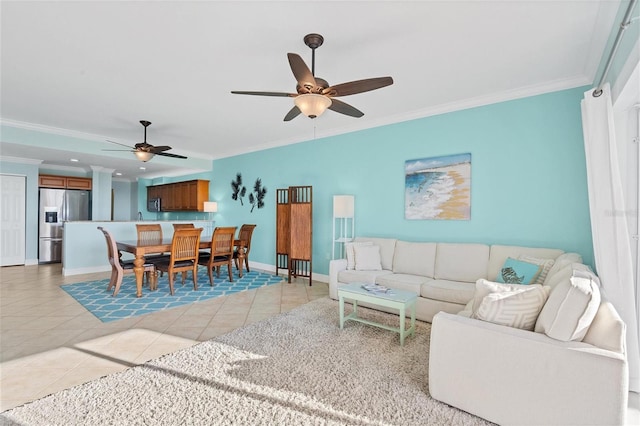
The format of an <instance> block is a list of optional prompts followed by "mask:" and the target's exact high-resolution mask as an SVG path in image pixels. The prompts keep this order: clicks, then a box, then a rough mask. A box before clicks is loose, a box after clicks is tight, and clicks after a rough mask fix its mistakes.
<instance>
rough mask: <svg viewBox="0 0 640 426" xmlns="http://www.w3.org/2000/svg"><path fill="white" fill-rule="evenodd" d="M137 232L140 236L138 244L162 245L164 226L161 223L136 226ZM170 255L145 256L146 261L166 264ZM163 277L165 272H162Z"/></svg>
mask: <svg viewBox="0 0 640 426" xmlns="http://www.w3.org/2000/svg"><path fill="white" fill-rule="evenodd" d="M136 232H137V234H138V244H149V245H152V244H161V243H162V238H163V237H162V226H161V225H160V224H159V223H149V224H139V223H137V224H136ZM168 260H169V255H168V254H165V253H157V254H150V255H147V256H145V261H147V262H149V263H153V264H156V263H158V262H166V261H168ZM160 275H161V276H162V275H164V272H161V274H160Z"/></svg>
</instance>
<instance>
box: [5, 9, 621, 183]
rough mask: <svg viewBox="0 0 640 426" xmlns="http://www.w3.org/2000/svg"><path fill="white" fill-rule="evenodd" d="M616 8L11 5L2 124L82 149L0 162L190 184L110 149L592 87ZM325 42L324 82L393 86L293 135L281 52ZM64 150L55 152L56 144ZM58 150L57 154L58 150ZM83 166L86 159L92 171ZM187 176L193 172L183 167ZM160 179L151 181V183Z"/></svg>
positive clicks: (289, 139)
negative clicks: (311, 37) (309, 39)
mask: <svg viewBox="0 0 640 426" xmlns="http://www.w3.org/2000/svg"><path fill="white" fill-rule="evenodd" d="M619 5H620V2H619V1H589V0H584V1H575V0H570V1H544V0H536V1H517V0H511V1H484V0H475V1H455V0H448V1H321V2H311V1H279V2H275V1H253V2H250V1H238V0H234V1H194V2H186V1H109V2H104V1H102V2H99V1H83V2H80V1H48V2H47V1H45V2H26V1H20V2H19V1H16V2H14V1H2V2H1V3H0V15H1V24H2V25H1V26H2V29H1V37H2V39H1V48H2V49H1V59H2V64H1V67H2V68H1V90H2V92H1V99H0V100H1V109H0V113H1V115H0V117H1V119H2V123H3V124H5V125H9V126H14V127H18V128H28V129H36V130H44V131H48V132H51V133H53V134H56V135H65V136H69V137H79V138H80V139H83V140H85V141H89V143H88V144H87V143H86V142H85V143H83V144H81V145H82V146H77V147H76V148H74V149H70V148H69V147H68V146H66V145H65V146H64V147H61V146H58V145H57V144H55V143H53V142H51V146H46V147H44V148H46V149H43V146H42V144H38V142H37V141H35V142H34V144H33V145H32V146H25V145H16V144H13V143H7V142H9V140H7V139H8V138H7V137H6V135H5V134H3V136H2V142H3V143H2V145H1V146H0V149H1V151H0V155H2V156H11V157H23V158H37V159H40V160H44V164H45V165H53V166H55V165H56V164H58V165H67V166H68V165H71V164H70V163H69V158H70V155H71V154H76V157H78V156H80V157H82V158H80V162H79V163H77V164H74V165H75V166H79V167H85V168H86V167H88V166H89V165H93V166H96V165H97V166H102V167H105V168H107V169H109V168H113V169H115V170H116V171H119V172H122V173H124V177H126V178H130V179H133V178H135V177H136V176H146V177H148V176H150V174H151V175H154V174H155V175H162V174H165V175H170V174H182V173H183V172H188V171H195V170H197V169H198V167H195V168H194V167H193V165H192V164H191V163H190V162H189V161H188V160H179V159H167V158H158V157H157V156H156V157H155V158H154V159H153V160H151V161H150V162H149V163H147V164H146V166H147V167H148V170H146V171H140V170H138V167H139V166H140V165H141V163H139V162H137V161H135V160H134V159H132V157H133V155H132V154H130V153H121V152H116V153H113V152H106V151H102V149H114V148H116V149H117V148H118V147H117V146H115V145H113V144H109V143H107V142H104V140H106V139H109V140H113V141H117V142H121V143H127V144H131V145H132V144H134V143H136V142H141V141H142V139H143V131H144V129H143V127H142V126H141V125H140V124H139V120H143V119H144V120H149V121H151V122H152V123H153V124H152V125H151V126H150V127H149V129H148V135H147V141H148V142H149V143H151V144H154V145H170V146H172V147H173V150H172V151H171V152H173V153H177V154H184V155H188V156H190V157H199V158H201V159H205V160H208V159H215V158H222V157H228V156H232V155H236V154H241V153H245V152H250V151H256V150H261V149H264V148H268V147H273V146H279V145H284V144H289V143H295V142H300V141H305V140H310V139H313V138H316V137H317V138H319V137H323V136H329V135H335V134H340V133H344V132H349V131H354V130H358V129H363V128H369V127H374V126H379V125H383V124H388V123H393V122H398V121H404V120H409V119H414V118H419V117H424V116H428V115H433V114H435V113H440V112H446V111H451V110H455V109H460V108H465V107H470V106H476V105H482V104H487V103H492V102H496V101H500V100H505V99H513V98H518V97H523V96H529V95H533V94H538V93H544V92H549V91H554V90H561V89H565V88H570V87H577V86H581V85H585V84H591V83H592V82H593V80H594V76H595V74H596V71H597V67H598V64H599V62H600V59H601V57H602V55H603V51H604V48H605V44H606V41H607V38H608V36H609V34H610V32H611V29H612V28H613V26H614V25H615V24H616V23H615V22H614V21H615V15H616V12H617V10H618V7H619ZM312 32H316V33H320V34H322V35H323V36H324V38H325V41H324V45H323V46H321V47H320V48H318V49H317V51H316V69H315V70H316V75H317V76H319V77H322V78H324V79H326V80H328V81H329V83H330V84H338V83H343V82H347V81H351V80H359V79H363V78H370V77H381V76H387V75H388V76H392V77H393V79H394V84H393V85H392V86H389V87H385V88H382V89H379V90H375V91H371V92H367V93H363V94H358V95H352V96H348V97H343V98H340V99H341V100H343V101H345V102H347V103H349V104H351V105H353V106H354V107H356V108H358V109H360V110H362V111H363V112H364V113H365V115H364V117H362V118H352V117H348V116H344V115H341V114H338V113H335V112H333V111H327V112H326V113H325V114H324V115H323V116H321V117H319V118H317V119H315V120H311V119H309V118H307V117H304V116H302V115H300V116H298V117H297V118H295V119H294V120H293V121H290V122H284V121H283V117H284V116H285V114H286V113H287V112H288V111H289V109H291V107H292V106H293V102H292V100H291V99H289V98H277V97H262V96H242V95H232V94H231V93H230V91H231V90H258V91H283V92H293V93H295V85H296V82H295V79H294V77H293V75H292V73H291V70H290V68H289V64H288V61H287V56H286V54H287V52H294V53H298V54H299V55H300V56H302V58H303V59H304V60H305V61H306V62H307V65H308V66H309V67H311V50H310V49H309V48H308V47H307V46H306V45H305V44H304V43H303V37H304V36H305V35H306V34H308V33H312ZM53 145H56V146H53ZM60 148H63V150H62V151H60V150H59V149H60ZM85 156H86V158H85ZM185 165H187V166H185ZM149 169H151V170H149Z"/></svg>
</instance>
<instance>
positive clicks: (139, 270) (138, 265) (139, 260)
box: [133, 255, 144, 297]
mask: <svg viewBox="0 0 640 426" xmlns="http://www.w3.org/2000/svg"><path fill="white" fill-rule="evenodd" d="M133 272H135V274H136V296H137V297H142V278H143V277H144V256H139V255H136V258H135V260H134V261H133Z"/></svg>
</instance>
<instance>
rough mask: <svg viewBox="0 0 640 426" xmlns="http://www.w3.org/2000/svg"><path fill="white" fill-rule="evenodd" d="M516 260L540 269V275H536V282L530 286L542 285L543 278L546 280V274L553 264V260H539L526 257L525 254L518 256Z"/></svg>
mask: <svg viewBox="0 0 640 426" xmlns="http://www.w3.org/2000/svg"><path fill="white" fill-rule="evenodd" d="M518 260H522V261H523V262H529V263H533V264H536V265H539V266H541V267H542V268H541V269H540V274H539V275H538V278H536V280H535V281H534V282H533V283H532V284H540V285H543V284H544V280H545V278H547V274H548V273H549V270H550V269H551V267H552V266H553V264H554V263H555V260H553V259H541V258H539V257H533V256H527V255H526V254H522V255H520V256H518Z"/></svg>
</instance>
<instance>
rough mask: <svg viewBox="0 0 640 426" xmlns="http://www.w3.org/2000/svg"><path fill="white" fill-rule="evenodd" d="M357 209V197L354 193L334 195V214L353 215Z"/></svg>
mask: <svg viewBox="0 0 640 426" xmlns="http://www.w3.org/2000/svg"><path fill="white" fill-rule="evenodd" d="M354 211H355V197H354V196H353V195H334V196H333V216H334V217H353V216H354Z"/></svg>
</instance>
